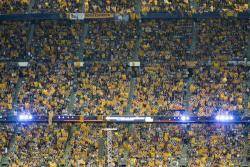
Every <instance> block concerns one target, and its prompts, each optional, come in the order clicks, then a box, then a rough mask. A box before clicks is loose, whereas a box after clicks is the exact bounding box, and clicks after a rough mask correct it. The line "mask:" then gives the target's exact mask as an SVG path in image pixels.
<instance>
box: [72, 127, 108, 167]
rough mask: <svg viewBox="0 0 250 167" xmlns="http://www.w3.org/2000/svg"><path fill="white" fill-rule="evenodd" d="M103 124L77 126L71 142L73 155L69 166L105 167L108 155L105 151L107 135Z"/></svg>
mask: <svg viewBox="0 0 250 167" xmlns="http://www.w3.org/2000/svg"><path fill="white" fill-rule="evenodd" d="M103 128H105V126H104V125H102V124H79V125H76V130H75V131H74V133H73V135H72V139H71V140H70V146H71V148H72V149H71V153H70V157H69V164H70V165H71V166H77V165H80V166H81V165H82V166H86V165H91V166H105V159H106V154H105V155H102V153H101V152H103V151H105V149H106V148H105V142H106V141H105V140H106V134H105V131H104V130H103Z"/></svg>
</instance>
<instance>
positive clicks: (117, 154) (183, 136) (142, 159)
mask: <svg viewBox="0 0 250 167" xmlns="http://www.w3.org/2000/svg"><path fill="white" fill-rule="evenodd" d="M118 127H119V129H118V131H114V136H113V153H114V163H115V165H116V166H118V163H122V162H121V160H122V159H124V162H123V163H122V164H123V165H131V166H152V167H153V166H161V165H162V166H166V165H171V166H172V165H174V166H175V165H177V164H179V165H180V163H181V162H182V163H183V160H184V163H186V165H188V166H206V165H208V166H209V165H210V166H216V165H219V166H241V163H242V162H243V159H244V155H245V152H244V151H245V149H244V147H246V145H247V143H248V136H247V130H246V127H245V126H244V125H196V124H195V125H188V126H186V125H154V124H152V125H133V127H131V128H128V127H127V126H126V125H119V126H118Z"/></svg>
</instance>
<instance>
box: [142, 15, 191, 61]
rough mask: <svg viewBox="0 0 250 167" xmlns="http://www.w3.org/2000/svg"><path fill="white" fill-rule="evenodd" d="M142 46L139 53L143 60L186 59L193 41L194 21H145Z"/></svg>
mask: <svg viewBox="0 0 250 167" xmlns="http://www.w3.org/2000/svg"><path fill="white" fill-rule="evenodd" d="M141 27H142V33H141V34H142V35H141V44H140V46H141V48H140V51H139V53H138V56H139V59H140V60H141V61H143V62H148V63H152V62H158V63H161V62H167V61H170V60H172V61H180V60H186V59H188V57H189V56H190V48H191V43H192V21H190V20H177V21H161V20H160V21H145V22H143V23H142V25H141Z"/></svg>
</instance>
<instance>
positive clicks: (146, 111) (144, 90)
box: [131, 64, 188, 116]
mask: <svg viewBox="0 0 250 167" xmlns="http://www.w3.org/2000/svg"><path fill="white" fill-rule="evenodd" d="M184 68H185V67H182V66H178V65H174V64H171V65H170V64H155V65H154V66H152V65H148V66H142V67H140V72H139V74H138V75H139V76H138V77H137V78H136V83H135V91H134V96H133V100H132V104H131V105H132V108H131V112H132V113H133V114H134V115H169V116H171V115H172V116H173V115H176V116H178V115H180V114H181V112H179V111H181V110H185V107H184V96H185V91H184V89H185V78H187V72H188V71H187V70H185V69H184Z"/></svg>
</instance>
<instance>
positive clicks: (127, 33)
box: [83, 22, 136, 61]
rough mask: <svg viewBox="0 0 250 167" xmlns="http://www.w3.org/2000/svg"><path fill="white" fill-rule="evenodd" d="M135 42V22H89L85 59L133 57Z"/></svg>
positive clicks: (85, 42) (122, 58)
mask: <svg viewBox="0 0 250 167" xmlns="http://www.w3.org/2000/svg"><path fill="white" fill-rule="evenodd" d="M135 42H136V24H135V22H129V23H116V22H101V23H100V22H89V27H88V34H87V36H86V37H85V39H84V51H83V55H84V59H85V60H95V61H98V60H99V61H100V60H114V61H116V60H119V61H124V60H126V59H127V58H128V57H132V52H133V50H134V47H135Z"/></svg>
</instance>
